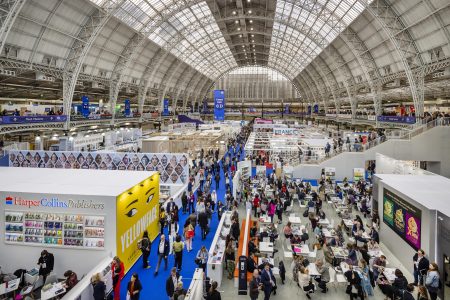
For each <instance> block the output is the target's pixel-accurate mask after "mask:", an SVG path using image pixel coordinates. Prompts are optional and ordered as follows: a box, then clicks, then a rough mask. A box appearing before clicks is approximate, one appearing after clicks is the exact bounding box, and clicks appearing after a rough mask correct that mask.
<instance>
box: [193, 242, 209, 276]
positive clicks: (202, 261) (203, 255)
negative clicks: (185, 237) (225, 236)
mask: <svg viewBox="0 0 450 300" xmlns="http://www.w3.org/2000/svg"><path fill="white" fill-rule="evenodd" d="M195 259H196V262H197V265H198V267H199V268H202V269H203V272H206V262H207V261H208V251H206V247H205V246H202V247H201V248H200V250H198V252H197V255H196V257H195Z"/></svg>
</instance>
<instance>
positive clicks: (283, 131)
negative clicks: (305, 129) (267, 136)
mask: <svg viewBox="0 0 450 300" xmlns="http://www.w3.org/2000/svg"><path fill="white" fill-rule="evenodd" d="M273 135H274V136H297V135H299V131H298V129H296V128H284V127H275V128H274V129H273Z"/></svg>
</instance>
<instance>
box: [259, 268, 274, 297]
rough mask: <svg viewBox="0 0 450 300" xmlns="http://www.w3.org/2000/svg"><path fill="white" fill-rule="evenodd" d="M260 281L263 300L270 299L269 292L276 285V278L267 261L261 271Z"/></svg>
mask: <svg viewBox="0 0 450 300" xmlns="http://www.w3.org/2000/svg"><path fill="white" fill-rule="evenodd" d="M261 283H262V287H263V290H264V300H269V299H270V294H271V293H272V291H273V290H274V289H275V287H276V279H275V276H274V275H273V273H272V270H271V269H270V265H269V263H266V264H265V266H264V270H263V271H262V272H261Z"/></svg>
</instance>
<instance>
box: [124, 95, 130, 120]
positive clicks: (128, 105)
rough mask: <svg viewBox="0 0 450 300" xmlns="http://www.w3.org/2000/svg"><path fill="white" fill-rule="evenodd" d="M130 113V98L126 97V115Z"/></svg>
mask: <svg viewBox="0 0 450 300" xmlns="http://www.w3.org/2000/svg"><path fill="white" fill-rule="evenodd" d="M130 114H131V104H130V99H125V116H129V115H130Z"/></svg>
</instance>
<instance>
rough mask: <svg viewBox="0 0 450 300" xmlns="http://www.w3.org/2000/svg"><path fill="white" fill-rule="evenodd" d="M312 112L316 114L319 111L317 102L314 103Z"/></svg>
mask: <svg viewBox="0 0 450 300" xmlns="http://www.w3.org/2000/svg"><path fill="white" fill-rule="evenodd" d="M313 111H314V113H315V114H318V113H319V104H314V110H313Z"/></svg>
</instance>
